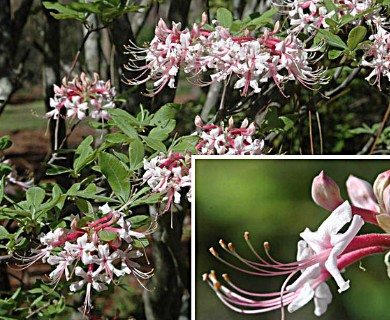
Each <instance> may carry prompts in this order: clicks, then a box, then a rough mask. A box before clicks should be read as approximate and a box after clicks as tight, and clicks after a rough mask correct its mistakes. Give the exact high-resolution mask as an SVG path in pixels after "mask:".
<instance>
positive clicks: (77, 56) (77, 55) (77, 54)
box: [66, 26, 106, 82]
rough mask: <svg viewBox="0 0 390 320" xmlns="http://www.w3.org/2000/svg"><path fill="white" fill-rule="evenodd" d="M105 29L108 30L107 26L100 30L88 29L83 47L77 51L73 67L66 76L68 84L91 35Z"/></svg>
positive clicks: (82, 43)
mask: <svg viewBox="0 0 390 320" xmlns="http://www.w3.org/2000/svg"><path fill="white" fill-rule="evenodd" d="M104 28H106V26H102V27H99V28H96V29H89V28H88V29H87V30H88V31H87V33H86V34H85V36H84V38H83V41H82V42H81V45H80V47H79V49H78V50H77V53H76V56H75V57H74V59H73V62H72V65H71V67H70V69H69V72H68V74H67V76H66V82H68V81H69V78H70V75H71V74H72V71H73V70H74V68H75V67H76V63H77V61H78V60H79V57H80V54H81V52H82V51H83V48H84V45H85V42H86V41H87V40H88V38H89V36H90V35H91V33H92V32H95V31H100V30H103V29H104Z"/></svg>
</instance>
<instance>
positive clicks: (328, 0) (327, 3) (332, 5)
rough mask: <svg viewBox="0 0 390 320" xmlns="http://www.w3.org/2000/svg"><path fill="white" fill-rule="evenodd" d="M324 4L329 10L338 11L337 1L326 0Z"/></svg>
mask: <svg viewBox="0 0 390 320" xmlns="http://www.w3.org/2000/svg"><path fill="white" fill-rule="evenodd" d="M324 4H325V8H326V10H327V11H328V12H331V11H334V12H337V11H338V9H337V6H336V5H335V3H334V2H333V1H331V0H324Z"/></svg>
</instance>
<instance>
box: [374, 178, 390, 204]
mask: <svg viewBox="0 0 390 320" xmlns="http://www.w3.org/2000/svg"><path fill="white" fill-rule="evenodd" d="M388 185H390V170H387V171H385V172H382V173H381V174H379V175H378V177H377V178H376V180H375V182H374V194H375V196H376V199H377V200H378V203H379V206H380V208H381V209H382V211H386V208H385V204H384V201H383V192H384V190H385V189H386V188H387V186H388Z"/></svg>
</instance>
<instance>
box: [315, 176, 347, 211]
mask: <svg viewBox="0 0 390 320" xmlns="http://www.w3.org/2000/svg"><path fill="white" fill-rule="evenodd" d="M311 196H312V198H313V200H314V202H315V203H316V204H318V205H319V206H321V207H323V208H325V209H327V210H329V211H333V210H335V209H336V208H337V207H338V206H339V205H341V204H342V203H343V202H344V200H343V198H341V195H340V189H339V186H338V185H337V183H336V182H334V181H333V180H332V179H331V178H329V177H327V176H326V175H325V173H324V171H321V173H320V174H319V175H318V176H317V177H315V178H314V179H313V183H312V187H311Z"/></svg>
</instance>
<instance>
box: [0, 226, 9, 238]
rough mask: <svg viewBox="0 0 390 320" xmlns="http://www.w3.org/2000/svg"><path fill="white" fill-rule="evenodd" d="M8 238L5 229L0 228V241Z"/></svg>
mask: <svg viewBox="0 0 390 320" xmlns="http://www.w3.org/2000/svg"><path fill="white" fill-rule="evenodd" d="M9 237H10V234H9V232H8V231H7V229H6V228H4V227H3V226H0V240H3V239H9Z"/></svg>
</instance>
